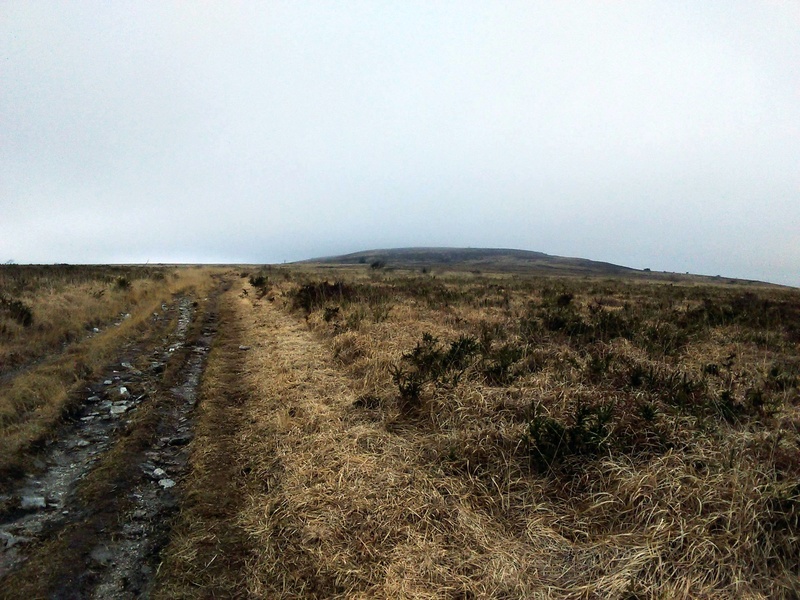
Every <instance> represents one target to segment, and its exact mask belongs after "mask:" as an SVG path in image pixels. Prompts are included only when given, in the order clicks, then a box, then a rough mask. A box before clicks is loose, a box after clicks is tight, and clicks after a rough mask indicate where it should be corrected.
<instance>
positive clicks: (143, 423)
mask: <svg viewBox="0 0 800 600" xmlns="http://www.w3.org/2000/svg"><path fill="white" fill-rule="evenodd" d="M218 294H219V289H217V290H216V291H215V292H214V293H213V294H212V295H211V297H209V298H207V299H205V300H204V306H203V307H202V309H198V303H197V302H194V301H193V300H192V298H190V297H188V296H184V297H181V298H179V299H177V300H176V301H174V303H173V305H172V306H170V307H166V310H165V311H163V312H162V315H161V316H162V318H165V319H166V318H169V319H171V320H173V321H174V322H175V327H174V330H173V332H172V333H171V334H170V335H169V336H167V337H166V338H162V339H161V340H160V342H161V343H159V344H158V345H157V346H156V347H152V346H151V347H150V348H149V349H142V348H138V347H134V346H131V347H127V348H125V349H123V351H122V355H121V359H120V361H119V363H117V365H115V366H114V367H112V368H111V369H110V370H109V372H107V374H106V376H105V377H103V378H102V379H100V380H98V381H96V382H94V383H93V384H91V385H90V386H88V387H87V390H86V395H85V398H84V400H83V403H82V405H81V406H80V408H79V409H78V410H77V411H76V414H75V415H74V417H73V418H72V419H71V420H70V421H69V422H67V423H65V424H64V425H63V426H62V428H61V430H60V431H59V432H58V435H57V436H55V441H53V442H52V443H50V444H49V445H48V446H46V447H45V448H44V449H43V451H42V452H41V453H40V454H39V456H38V457H37V459H36V462H37V467H38V471H37V472H36V473H30V474H28V475H27V476H26V477H24V478H23V479H21V480H20V481H19V482H18V483H17V485H16V486H15V487H14V488H13V489H12V490H10V491H8V492H3V493H0V597H2V598H18V597H20V596H21V595H22V594H23V593H24V594H26V595H29V596H35V597H48V598H59V599H60V598H64V599H66V598H104V599H106V598H110V599H122V598H140V597H147V596H148V595H149V590H150V588H151V587H152V582H153V579H154V575H155V572H156V570H157V568H158V560H159V552H160V550H161V549H162V548H163V547H164V545H165V544H166V542H167V540H168V537H169V531H170V522H171V518H172V516H173V514H174V513H175V512H176V510H177V509H178V506H179V499H180V497H179V494H180V481H181V478H182V477H183V476H184V474H185V472H186V470H187V464H188V449H187V444H188V443H189V442H190V441H191V439H192V436H193V409H194V406H195V402H196V393H197V388H198V385H199V382H200V378H201V375H202V372H203V368H204V365H205V359H206V354H207V352H208V349H209V347H210V344H211V342H212V340H213V338H214V335H215V333H216V321H217V314H216V298H217V296H218ZM198 313H199V315H198ZM198 317H199V320H198ZM148 355H149V357H148ZM145 362H146V363H149V367H148V368H145V369H144V370H139V369H136V368H134V367H133V364H139V365H140V366H141V365H142V364H143V363H145Z"/></svg>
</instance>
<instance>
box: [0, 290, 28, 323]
mask: <svg viewBox="0 0 800 600" xmlns="http://www.w3.org/2000/svg"><path fill="white" fill-rule="evenodd" d="M0 312H4V313H6V314H7V315H8V316H9V317H11V318H12V319H14V320H15V321H16V322H17V323H19V324H20V325H22V326H23V327H30V326H31V325H33V310H32V309H31V307H30V306H28V305H27V304H25V303H24V302H22V301H21V300H13V299H11V298H6V297H5V296H0Z"/></svg>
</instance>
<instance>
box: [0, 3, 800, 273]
mask: <svg viewBox="0 0 800 600" xmlns="http://www.w3.org/2000/svg"><path fill="white" fill-rule="evenodd" d="M798 65H800V4H789V3H785V4H780V3H770V2H731V3H726V4H724V5H715V4H695V3H674V2H631V3H625V4H607V3H591V2H558V3H554V2H508V3H502V4H497V3H488V2H467V1H465V2H458V3H456V2H441V3H434V4H431V3H423V2H406V3H390V2H346V3H332V2H322V1H319V2H291V3H288V2H265V3H259V4H241V5H238V4H237V5H235V4H229V3H204V4H182V3H177V2H163V3H157V4H156V3H143V2H120V3H112V4H108V3H102V2H77V3H64V2H37V3H28V2H17V1H12V2H5V3H3V4H2V5H0V81H1V82H2V85H0V263H2V262H5V261H8V260H14V261H16V262H17V263H44V264H49V263H75V264H77V263H136V264H142V263H146V262H150V263H190V264H191V263H205V264H209V263H225V264H236V263H248V264H264V263H282V262H284V261H288V262H291V261H296V260H304V259H310V258H317V257H323V256H333V255H339V254H346V253H351V252H358V251H362V250H371V249H378V248H400V247H422V246H424V247H473V248H481V247H486V248H513V249H523V250H532V251H536V252H543V253H546V254H551V255H556V256H568V257H578V258H587V259H591V260H597V261H603V262H609V263H614V264H619V265H623V266H628V267H633V268H639V269H642V268H650V269H652V270H653V271H669V272H677V273H684V272H687V271H688V272H691V273H697V274H703V275H712V276H713V275H721V276H723V277H735V278H744V279H755V280H762V281H770V282H774V283H782V284H788V285H794V286H800V67H798Z"/></svg>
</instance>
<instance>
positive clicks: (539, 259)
mask: <svg viewBox="0 0 800 600" xmlns="http://www.w3.org/2000/svg"><path fill="white" fill-rule="evenodd" d="M302 262H304V263H315V264H326V265H357V264H366V265H372V264H382V265H385V267H386V268H399V269H421V268H424V267H427V268H429V269H436V268H440V269H441V268H445V269H448V270H451V269H452V270H463V271H481V270H486V271H501V272H528V273H541V274H543V275H544V274H552V275H559V274H560V275H617V276H619V275H633V274H636V273H642V271H638V270H637V269H631V268H629V267H623V266H620V265H615V264H611V263H607V262H599V261H594V260H588V259H585V258H566V257H563V256H552V255H550V254H545V253H543V252H532V251H530V250H512V249H506V248H396V249H385V250H366V251H363V252H354V253H352V254H344V255H342V256H329V257H324V258H315V259H312V260H308V261H302Z"/></svg>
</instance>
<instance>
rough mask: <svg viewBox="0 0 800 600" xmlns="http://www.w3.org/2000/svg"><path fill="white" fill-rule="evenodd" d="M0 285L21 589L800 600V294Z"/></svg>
mask: <svg viewBox="0 0 800 600" xmlns="http://www.w3.org/2000/svg"><path fill="white" fill-rule="evenodd" d="M0 293H1V296H2V297H0V450H2V452H0V597H2V598H19V597H26V596H28V597H55V598H77V597H95V598H131V597H138V596H140V595H142V594H149V595H150V597H153V598H207V597H230V598H243V597H252V598H273V597H274V598H332V597H342V598H345V597H346V598H376V597H377V598H619V599H626V600H627V599H634V598H731V597H737V598H787V599H788V598H796V597H798V595H800V566H798V565H800V539H799V538H800V484H798V481H800V408H799V407H800V392H798V386H799V385H800V352H798V349H800V291H799V290H797V289H794V288H786V287H780V286H774V285H768V284H763V283H757V282H746V281H740V280H730V279H726V278H718V277H715V278H709V277H700V276H692V275H676V274H665V273H652V272H649V271H638V270H633V269H627V268H625V267H619V266H616V265H609V264H606V263H595V262H592V261H587V260H583V259H565V258H560V257H549V256H548V255H544V254H540V253H525V252H521V251H502V250H488V251H487V250H477V249H466V250H452V249H406V250H401V251H371V252H365V253H358V254H354V255H347V256H344V257H335V258H330V259H318V260H315V261H309V262H304V263H297V264H293V265H282V266H280V267H278V266H263V267H259V266H244V265H241V266H229V267H175V266H170V267H166V266H165V267H99V266H98V267H68V266H52V267H27V266H4V267H0Z"/></svg>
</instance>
